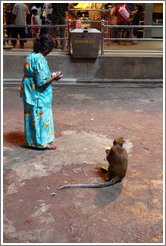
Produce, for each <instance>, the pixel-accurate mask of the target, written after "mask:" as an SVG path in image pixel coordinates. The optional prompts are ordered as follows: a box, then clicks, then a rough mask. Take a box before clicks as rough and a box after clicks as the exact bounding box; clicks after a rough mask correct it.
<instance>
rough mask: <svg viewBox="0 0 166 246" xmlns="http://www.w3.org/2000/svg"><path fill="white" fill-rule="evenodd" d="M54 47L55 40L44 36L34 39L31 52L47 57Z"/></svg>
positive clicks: (47, 35) (46, 35)
mask: <svg viewBox="0 0 166 246" xmlns="http://www.w3.org/2000/svg"><path fill="white" fill-rule="evenodd" d="M53 47H55V40H54V39H53V37H52V36H51V35H49V34H44V35H42V36H40V37H39V38H36V39H35V43H34V46H33V50H34V52H36V53H39V52H41V53H42V54H43V55H47V54H48V53H49V51H50V50H51V49H52V48H53Z"/></svg>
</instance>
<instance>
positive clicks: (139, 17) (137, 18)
mask: <svg viewBox="0 0 166 246" xmlns="http://www.w3.org/2000/svg"><path fill="white" fill-rule="evenodd" d="M135 10H136V13H135V14H134V16H133V18H132V21H131V24H132V25H140V22H143V21H144V11H143V7H142V6H141V5H135ZM140 31H141V32H140ZM142 31H143V28H134V29H133V34H134V36H135V37H137V38H140V37H142Z"/></svg>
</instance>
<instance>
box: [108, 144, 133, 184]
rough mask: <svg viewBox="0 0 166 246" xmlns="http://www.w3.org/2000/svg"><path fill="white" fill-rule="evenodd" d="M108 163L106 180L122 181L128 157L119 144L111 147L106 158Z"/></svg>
mask: <svg viewBox="0 0 166 246" xmlns="http://www.w3.org/2000/svg"><path fill="white" fill-rule="evenodd" d="M107 161H108V162H109V167H108V178H109V179H116V180H119V181H120V180H122V179H123V178H124V177H125V175H126V172H127V166H128V155H127V151H126V149H124V148H123V147H121V146H120V145H119V144H116V145H114V146H112V148H111V150H110V152H109V155H108V157H107Z"/></svg>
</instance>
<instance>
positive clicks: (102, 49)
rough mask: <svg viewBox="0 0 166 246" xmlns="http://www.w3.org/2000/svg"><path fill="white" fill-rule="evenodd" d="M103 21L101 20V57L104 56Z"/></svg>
mask: <svg viewBox="0 0 166 246" xmlns="http://www.w3.org/2000/svg"><path fill="white" fill-rule="evenodd" d="M104 28H105V25H104V20H101V55H102V56H103V55H104Z"/></svg>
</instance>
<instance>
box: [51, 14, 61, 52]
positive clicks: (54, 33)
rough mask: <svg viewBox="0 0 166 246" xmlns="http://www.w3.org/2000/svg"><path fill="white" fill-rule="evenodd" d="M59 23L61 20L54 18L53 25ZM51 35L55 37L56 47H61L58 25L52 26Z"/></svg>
mask: <svg viewBox="0 0 166 246" xmlns="http://www.w3.org/2000/svg"><path fill="white" fill-rule="evenodd" d="M58 24H59V20H58V19H57V18H56V19H54V20H52V22H51V25H58ZM50 35H51V36H52V37H53V38H55V43H56V48H58V47H59V45H58V41H57V28H56V27H51V28H50Z"/></svg>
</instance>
